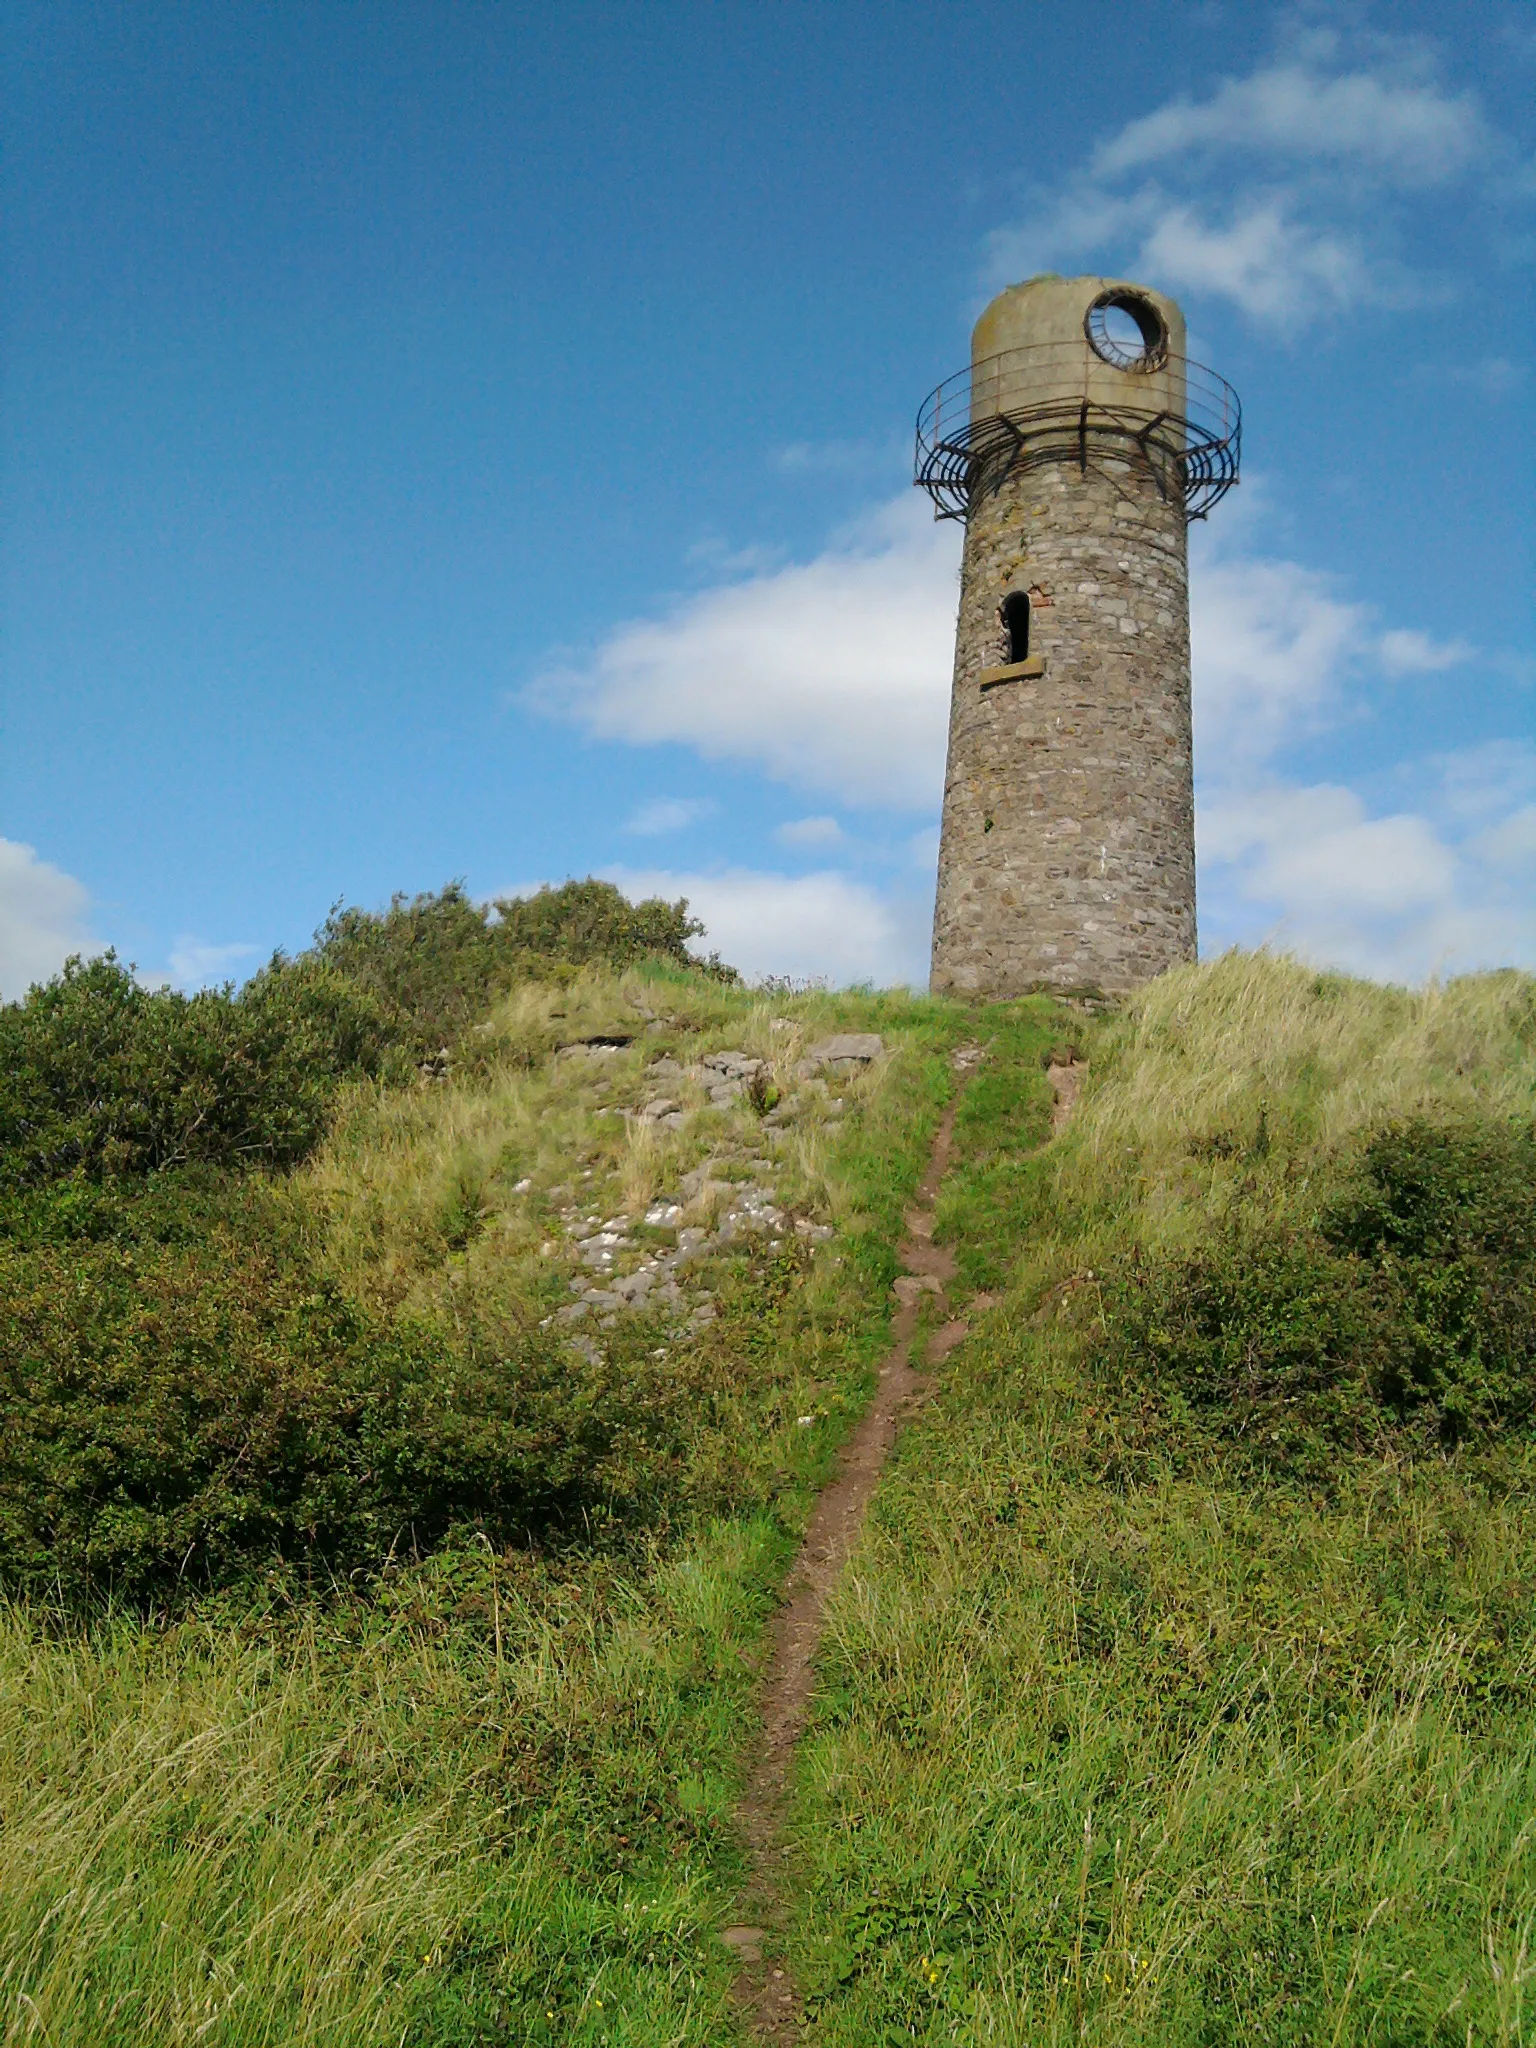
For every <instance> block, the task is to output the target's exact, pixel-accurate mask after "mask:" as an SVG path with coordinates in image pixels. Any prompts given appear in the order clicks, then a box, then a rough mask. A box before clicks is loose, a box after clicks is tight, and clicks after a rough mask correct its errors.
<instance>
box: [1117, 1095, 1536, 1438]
mask: <svg viewBox="0 0 1536 2048" xmlns="http://www.w3.org/2000/svg"><path fill="white" fill-rule="evenodd" d="M1335 1171H1336V1173H1338V1174H1339V1176H1340V1178H1341V1179H1342V1182H1343V1185H1342V1186H1340V1187H1338V1188H1337V1189H1336V1190H1335V1192H1334V1193H1333V1194H1332V1195H1331V1197H1330V1198H1329V1200H1328V1201H1327V1203H1326V1204H1325V1206H1324V1208H1323V1211H1322V1213H1321V1215H1320V1216H1319V1218H1318V1220H1317V1223H1316V1225H1315V1226H1314V1227H1312V1228H1310V1229H1303V1228H1298V1227H1297V1226H1296V1225H1294V1224H1293V1223H1289V1222H1287V1221H1285V1220H1283V1219H1281V1220H1276V1219H1274V1218H1273V1217H1270V1218H1268V1219H1266V1218H1264V1217H1262V1216H1261V1217H1259V1218H1251V1217H1250V1218H1246V1219H1243V1220H1241V1221H1240V1222H1239V1223H1238V1224H1236V1225H1235V1226H1234V1227H1233V1228H1231V1229H1229V1230H1228V1231H1227V1232H1226V1233H1225V1234H1224V1235H1222V1236H1220V1237H1217V1238H1216V1239H1214V1240H1213V1241H1211V1242H1210V1243H1208V1244H1206V1245H1204V1246H1202V1247H1201V1248H1199V1249H1198V1250H1195V1251H1193V1252H1187V1253H1178V1254H1173V1255H1167V1254H1164V1255H1162V1256H1160V1257H1153V1258H1150V1259H1149V1258H1145V1257H1142V1256H1138V1255H1135V1254H1133V1255H1132V1256H1130V1257H1129V1258H1124V1259H1122V1260H1120V1261H1119V1262H1118V1263H1117V1264H1116V1266H1115V1267H1114V1268H1113V1269H1112V1270H1111V1272H1110V1274H1109V1275H1108V1276H1107V1279H1106V1282H1105V1297H1106V1301H1107V1304H1108V1315H1109V1324H1110V1331H1111V1336H1110V1345H1111V1350H1112V1352H1113V1355H1114V1356H1116V1357H1117V1358H1118V1360H1119V1362H1120V1365H1121V1367H1122V1369H1123V1370H1125V1371H1126V1372H1128V1373H1130V1374H1132V1375H1133V1376H1139V1377H1141V1378H1143V1379H1145V1380H1147V1381H1149V1382H1150V1383H1151V1384H1152V1385H1153V1386H1155V1388H1156V1389H1157V1390H1158V1392H1159V1393H1160V1394H1162V1395H1164V1396H1167V1397H1170V1398H1171V1399H1173V1400H1174V1402H1175V1403H1176V1404H1177V1405H1178V1409H1179V1412H1180V1413H1184V1412H1186V1411H1187V1412H1188V1413H1189V1414H1190V1415H1192V1416H1194V1417H1197V1418H1200V1419H1202V1420H1203V1421H1204V1422H1205V1423H1206V1424H1207V1425H1208V1426H1209V1427H1211V1428H1212V1429H1214V1431H1215V1432H1216V1433H1217V1434H1218V1435H1219V1436H1220V1437H1221V1438H1222V1439H1223V1440H1224V1441H1226V1442H1227V1443H1229V1444H1230V1445H1232V1446H1236V1447H1240V1449H1241V1452H1242V1454H1243V1455H1244V1456H1245V1457H1246V1458H1249V1459H1252V1460H1255V1461H1258V1462H1261V1463H1273V1464H1281V1465H1285V1464H1291V1465H1297V1466H1300V1467H1306V1468H1308V1469H1315V1470H1316V1471H1317V1472H1318V1473H1319V1474H1321V1473H1323V1472H1325V1471H1326V1469H1327V1464H1328V1460H1329V1458H1330V1457H1331V1456H1332V1455H1333V1454H1334V1453H1335V1452H1336V1451H1337V1450H1338V1448H1340V1447H1341V1446H1350V1447H1353V1448H1357V1449H1360V1448H1365V1447H1366V1446H1368V1445H1370V1444H1371V1443H1372V1442H1374V1441H1375V1440H1376V1439H1378V1438H1379V1437H1380V1435H1381V1433H1382V1431H1383V1429H1384V1428H1386V1427H1387V1426H1388V1424H1389V1423H1391V1422H1394V1421H1396V1422H1400V1423H1412V1424H1415V1425H1417V1426H1419V1427H1422V1428H1427V1429H1428V1430H1430V1431H1431V1432H1432V1434H1433V1435H1435V1436H1436V1437H1437V1438H1439V1439H1440V1440H1441V1441H1444V1442H1455V1441H1458V1440H1459V1439H1461V1438H1462V1437H1464V1436H1466V1435H1468V1434H1469V1433H1471V1432H1483V1433H1487V1432H1489V1431H1494V1430H1498V1429H1500V1428H1504V1427H1519V1428H1526V1427H1528V1426H1529V1425H1530V1423H1531V1421H1532V1419H1533V1416H1536V1139H1533V1137H1532V1134H1531V1132H1530V1131H1529V1130H1528V1129H1524V1128H1522V1127H1520V1126H1516V1125H1510V1124H1505V1123H1500V1122H1497V1121H1493V1120H1490V1119H1480V1118H1476V1117H1471V1116H1466V1117H1462V1118H1459V1119H1457V1120H1454V1121H1451V1122H1442V1123H1436V1122H1433V1121H1430V1120H1428V1119H1426V1118H1422V1117H1421V1118H1414V1119H1409V1120H1404V1121H1400V1122H1396V1123H1393V1124H1390V1125H1388V1126H1387V1127H1385V1128H1384V1129H1382V1130H1380V1131H1377V1132H1374V1133H1370V1134H1368V1135H1367V1136H1366V1137H1365V1140H1364V1143H1363V1145H1362V1146H1361V1147H1360V1148H1359V1151H1358V1153H1357V1155H1356V1158H1355V1159H1354V1160H1353V1161H1348V1160H1347V1161H1346V1162H1345V1163H1344V1164H1342V1165H1341V1166H1338V1167H1336V1168H1335Z"/></svg>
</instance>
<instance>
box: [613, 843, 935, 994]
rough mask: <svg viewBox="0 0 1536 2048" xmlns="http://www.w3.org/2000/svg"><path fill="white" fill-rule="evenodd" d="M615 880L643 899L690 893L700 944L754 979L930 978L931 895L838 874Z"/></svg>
mask: <svg viewBox="0 0 1536 2048" xmlns="http://www.w3.org/2000/svg"><path fill="white" fill-rule="evenodd" d="M608 879H609V880H610V881H613V882H616V883H617V884H618V886H619V887H620V888H621V889H622V890H623V891H624V893H625V895H627V896H629V897H630V898H631V899H633V900H635V901H638V900H639V899H640V898H641V897H644V896H665V897H667V898H668V899H676V898H677V897H679V896H686V897H687V899H688V903H689V907H690V909H691V910H692V911H693V912H694V914H695V915H696V916H698V917H699V918H701V919H702V920H703V923H704V927H705V936H704V938H703V940H702V941H700V942H699V944H700V946H701V947H703V948H706V949H708V950H710V951H715V952H718V953H719V954H720V955H721V957H722V958H723V959H725V960H728V961H730V963H731V965H732V966H733V967H738V968H740V970H741V971H742V973H743V974H745V975H747V976H748V977H749V978H750V977H757V976H762V975H768V974H785V975H791V976H793V977H794V978H796V979H797V980H799V979H810V978H816V977H824V978H825V979H827V980H828V981H831V982H836V983H843V984H846V983H849V982H860V981H869V982H874V983H876V984H878V985H881V986H889V985H891V984H892V983H895V982H923V981H926V979H927V974H928V961H927V919H928V914H929V908H930V906H929V904H928V901H927V899H926V898H924V899H922V900H919V899H918V898H916V897H911V898H893V897H892V896H890V895H887V894H885V893H883V892H882V891H880V890H878V889H876V888H873V887H871V886H870V885H869V884H868V883H866V882H861V881H858V880H856V879H855V878H854V877H852V876H850V875H846V874H841V873H838V872H837V871H836V870H826V871H824V872H822V873H819V874H812V875H782V874H776V873H773V872H771V871H768V870H763V869H757V868H727V869H725V870H723V871H722V872H719V873H703V874H694V873H688V872H684V871H679V870H676V869H669V868H650V869H644V870H637V869H631V868H611V869H609V870H608Z"/></svg>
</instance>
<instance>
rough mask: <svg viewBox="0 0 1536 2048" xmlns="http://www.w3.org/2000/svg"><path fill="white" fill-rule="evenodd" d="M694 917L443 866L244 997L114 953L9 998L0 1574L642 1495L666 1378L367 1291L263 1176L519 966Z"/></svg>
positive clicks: (672, 1442)
mask: <svg viewBox="0 0 1536 2048" xmlns="http://www.w3.org/2000/svg"><path fill="white" fill-rule="evenodd" d="M700 929H701V927H700V926H699V925H698V924H697V922H696V921H695V920H694V919H692V918H690V917H689V916H688V907H687V904H686V903H682V902H679V903H671V904H669V903H663V902H660V901H653V902H649V903H642V904H639V905H632V904H630V903H628V902H626V901H625V899H624V898H623V897H622V896H620V894H619V892H618V891H617V890H616V889H614V888H613V887H612V886H611V885H610V884H608V883H603V882H593V881H588V882H573V883H569V884H567V885H566V886H565V887H564V888H563V889H547V890H543V891H541V892H540V893H539V894H538V895H537V896H535V897H533V898H531V899H528V900H527V901H525V902H521V903H508V904H503V905H501V906H499V907H498V909H497V910H496V911H495V912H487V911H485V910H482V909H481V908H479V907H477V906H476V905H474V904H473V903H471V902H470V901H469V899H468V898H467V897H466V896H465V894H464V892H463V890H462V889H460V888H458V887H457V886H451V887H449V888H447V889H444V890H442V891H441V892H439V893H438V894H436V895H434V896H425V897H418V898H416V899H415V900H414V901H410V902H407V901H405V900H403V899H397V900H396V901H395V902H394V903H393V904H392V905H391V906H390V908H389V909H388V910H387V911H385V912H384V913H382V914H380V915H371V914H369V913H366V912H362V911H336V912H333V914H332V916H331V917H330V918H329V920H328V921H327V923H326V924H325V925H324V926H323V927H322V929H321V931H320V932H319V933H318V934H317V939H316V944H315V946H314V947H313V949H311V950H310V951H309V952H307V953H304V954H302V955H300V956H299V957H298V958H297V959H293V960H289V959H284V958H282V957H281V956H279V957H277V958H275V959H274V960H273V961H272V962H271V964H270V965H269V966H268V967H267V968H266V969H264V970H263V971H262V972H261V973H259V974H257V975H256V976H255V977H254V978H253V979H252V980H251V981H249V982H248V983H247V984H246V985H245V986H244V987H243V988H242V989H240V990H238V991H235V990H233V989H227V988H226V989H221V990H209V991H205V992H203V993H201V994H197V995H190V996H188V995H182V994H179V993H177V992H176V991H174V990H169V989H149V988H145V987H144V986H142V985H141V984H140V982H139V981H138V980H137V979H136V978H135V976H134V975H133V974H132V972H131V971H130V970H128V969H127V968H125V967H124V966H123V965H122V964H121V963H120V962H118V961H117V960H116V959H115V958H113V957H112V956H111V955H107V956H106V957H104V958H102V959H97V960H93V961H91V962H88V963H84V962H81V961H78V960H76V961H72V962H71V963H70V964H69V966H68V967H67V968H66V969H65V971H64V972H63V974H61V975H60V976H58V977H57V978H56V979H55V980H54V981H52V982H50V983H49V984H48V985H47V986H46V987H40V988H35V989H33V990H32V991H31V993H30V994H29V995H28V996H27V998H26V999H25V1001H23V1002H19V1003H12V1004H8V1005H5V1006H4V1007H3V1008H0V1404H3V1411H4V1414H5V1418H6V1427H5V1430H4V1432H3V1434H0V1581H3V1582H4V1583H5V1584H7V1585H9V1586H11V1587H13V1588H39V1587H43V1586H47V1587H51V1588H53V1589H54V1590H55V1591H56V1592H58V1593H62V1594H63V1595H64V1596H66V1597H68V1598H72V1599H73V1598H86V1597H89V1596H90V1595H91V1594H92V1593H93V1592H97V1591H102V1590H107V1589H110V1590H112V1591H114V1592H116V1593H118V1594H121V1595H126V1596H129V1597H132V1598H135V1599H157V1598H163V1597H165V1596H166V1595H167V1593H168V1592H169V1591H170V1590H171V1589H172V1588H173V1587H174V1586H175V1585H177V1584H188V1585H200V1584H207V1583H209V1582H211V1581H217V1580H220V1579H227V1578H228V1577H230V1576H231V1575H232V1574H234V1573H237V1572H239V1571H241V1570H243V1569H246V1568H247V1567H250V1566H259V1565H261V1564H263V1563H264V1562H266V1561H267V1560H269V1559H271V1558H273V1557H275V1556H286V1557H289V1558H293V1557H295V1556H296V1555H299V1554H302V1555H304V1556H305V1557H308V1558H313V1559H316V1560H320V1561H323V1563H324V1564H325V1566H326V1567H327V1568H328V1569H332V1570H336V1571H350V1570H354V1569H358V1568H362V1567H376V1566H377V1565H378V1564H379V1563H380V1562H381V1561H382V1560H383V1558H384V1557H385V1556H386V1555H387V1554H388V1552H389V1551H390V1549H391V1547H394V1546H399V1545H402V1544H403V1545H405V1546H406V1547H407V1548H410V1547H412V1546H419V1545H427V1544H430V1543H432V1542H434V1541H436V1540H437V1539H438V1538H439V1537H440V1536H441V1535H442V1534H443V1532H444V1531H445V1530H446V1529H448V1528H449V1527H451V1526H452V1525H453V1524H454V1523H455V1522H459V1521H464V1520H471V1519H472V1520H474V1521H475V1522H477V1523H478V1524H479V1525H480V1526H482V1527H484V1528H485V1529H486V1530H487V1532H488V1533H490V1534H492V1535H493V1536H494V1538H495V1539H496V1540H498V1541H512V1540H515V1539H517V1538H519V1537H526V1536H528V1535H529V1534H530V1533H533V1532H539V1531H546V1532H547V1531H549V1530H551V1529H554V1528H556V1527H559V1526H563V1525H565V1524H568V1523H571V1522H576V1521H581V1522H585V1523H586V1524H588V1525H590V1524H591V1522H592V1521H593V1519H594V1518H598V1519H601V1518H602V1517H605V1516H613V1515H620V1516H622V1515H625V1514H627V1513H628V1512H629V1511H630V1510H631V1509H632V1508H633V1507H634V1506H635V1504H636V1502H637V1501H639V1500H641V1499H642V1498H643V1497H645V1496H647V1494H648V1493H654V1492H655V1491H656V1489H657V1488H658V1487H659V1486H660V1484H661V1475H662V1474H664V1473H665V1472H666V1471H667V1470H668V1469H670V1462H671V1461H672V1460H673V1459H674V1458H675V1455H676V1444H677V1441H678V1433H679V1429H680V1428H681V1419H680V1418H681V1410H680V1408H679V1405H678V1404H679V1401H680V1399H681V1396H680V1393H679V1391H678V1387H679V1383H678V1381H677V1378H676V1376H675V1375H671V1376H668V1377H666V1378H665V1379H664V1378H663V1377H662V1376H661V1375H659V1374H658V1373H657V1372H656V1371H655V1370H654V1369H652V1368H651V1367H649V1365H648V1363H647V1361H646V1360H644V1359H636V1360H634V1361H630V1362H629V1363H628V1364H626V1365H625V1366H624V1367H623V1368H622V1370H621V1369H620V1368H619V1367H617V1366H607V1365H604V1364H602V1363H593V1364H588V1363H586V1362H584V1361H583V1360H582V1359H581V1358H580V1357H579V1355H578V1354H576V1353H574V1352H572V1351H571V1350H570V1349H569V1348H561V1347H559V1346H557V1345H556V1343H555V1342H554V1340H553V1338H550V1339H548V1340H547V1341H546V1339H545V1338H544V1336H543V1334H542V1333H540V1332H537V1331H535V1332H532V1333H529V1334H527V1335H526V1336H524V1337H521V1338H517V1339H515V1340H510V1344H509V1340H506V1339H505V1338H502V1339H498V1341H497V1342H496V1343H495V1344H493V1345H491V1347H490V1348H489V1349H487V1348H486V1347H485V1346H484V1345H483V1344H480V1343H478V1342H477V1340H476V1339H475V1338H474V1337H473V1335H472V1334H471V1335H468V1336H466V1335H465V1333H463V1332H460V1331H457V1330H454V1331H450V1330H446V1329H443V1328H438V1327H435V1326H432V1325H429V1324H427V1323H423V1322H419V1321H412V1320H411V1319H409V1318H407V1317H403V1316H401V1315H399V1314H394V1313H389V1312H385V1311H382V1310H374V1309H370V1308H367V1307H365V1306H363V1305H361V1304H359V1303H358V1302H357V1301H355V1300H352V1299H349V1298H348V1297H347V1295H346V1294H345V1293H344V1292H343V1291H342V1290H341V1289H340V1288H339V1287H338V1286H337V1285H336V1284H335V1283H334V1281H333V1280H332V1279H331V1278H330V1277H329V1276H328V1275H327V1273H326V1272H325V1270H324V1267H323V1264H322V1262H321V1259H320V1256H319V1254H318V1252H317V1250H316V1248H315V1247H316V1243H317V1241H318V1239H319V1237H320V1236H321V1233H320V1232H319V1231H318V1230H317V1229H316V1228H315V1227H314V1225H315V1219H314V1218H313V1217H312V1216H310V1215H308V1214H307V1212H306V1209H305V1205H304V1204H303V1203H302V1202H301V1201H300V1199H299V1197H298V1194H297V1191H296V1190H294V1189H293V1188H291V1187H288V1186H285V1184H284V1183H283V1182H282V1181H281V1179H280V1178H278V1177H277V1176H279V1175H280V1174H281V1172H282V1170H283V1169H286V1168H289V1167H291V1166H293V1165H294V1164H296V1163H297V1162H298V1161H300V1160H302V1159H303V1158H304V1157H305V1156H306V1155H307V1154H308V1153H309V1152H310V1151H311V1150H312V1149H313V1148H314V1146H315V1145H316V1144H317V1143H318V1141H319V1140H320V1138H321V1137H322V1135H323V1133H324V1131H325V1129H326V1126H327V1122H328V1119H329V1117H330V1114H331V1110H332V1107H333V1104H334V1101H335V1098H336V1093H337V1090H338V1088H339V1087H340V1086H341V1085H342V1083H344V1082H345V1081H347V1080H349V1079H357V1078H362V1077H374V1078H376V1079H381V1080H383V1081H386V1082H388V1081H390V1080H403V1079H407V1078H414V1075H415V1072H416V1066H417V1062H418V1060H419V1059H420V1057H421V1054H422V1052H423V1050H425V1049H428V1048H431V1049H435V1048H436V1047H437V1046H439V1045H440V1044H442V1043H443V1042H444V1040H445V1039H446V1040H448V1041H449V1042H452V1041H453V1040H454V1039H455V1038H456V1037H457V1035H458V1034H459V1033H460V1032H462V1031H463V1030H465V1029H466V1028H467V1027H468V1026H469V1025H470V1024H471V1023H472V1022H473V1020H474V1019H475V1018H476V1017H477V1016H478V1015H479V1014H480V1013H481V1012H483V1010H484V1009H485V1007H486V1006H487V1005H488V1004H489V1003H490V1002H491V1001H492V1000H494V998H495V997H496V996H497V995H499V994H500V993H502V992H503V991H504V990H505V989H507V988H509V987H510V986H511V985H512V984H513V983H514V982H515V981H516V980H517V979H518V978H519V977H520V976H523V975H526V974H528V973H532V972H544V973H548V972H564V971H569V970H571V969H573V968H574V967H576V966H578V965H582V964H585V963H588V962H607V963H609V964H611V965H617V966H623V965H627V964H629V963H631V962H633V961H636V960H639V959H643V958H646V957H654V956H660V957H661V958H663V959H666V960H670V961H673V962H675V963H682V962H685V961H688V960H689V956H688V954H687V951H686V942H687V941H688V939H690V938H692V937H694V936H695V935H696V934H697V933H698V931H699V930H700ZM690 964H692V963H691V962H690ZM716 971H717V972H720V973H727V974H728V972H729V970H723V969H719V968H718V965H717V967H716Z"/></svg>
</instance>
